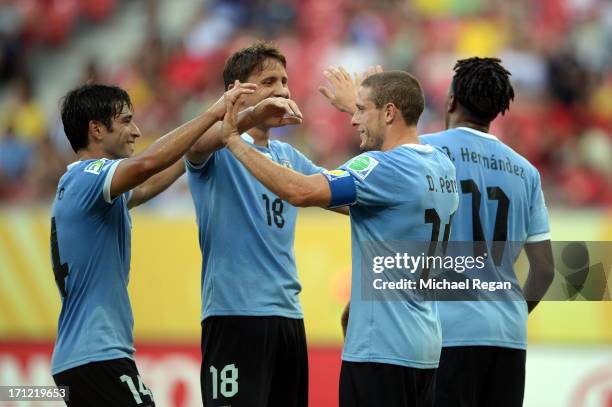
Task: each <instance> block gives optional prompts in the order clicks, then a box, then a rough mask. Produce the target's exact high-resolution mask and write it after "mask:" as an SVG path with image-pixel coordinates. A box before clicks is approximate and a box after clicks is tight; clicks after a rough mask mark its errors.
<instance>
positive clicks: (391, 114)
mask: <svg viewBox="0 0 612 407" xmlns="http://www.w3.org/2000/svg"><path fill="white" fill-rule="evenodd" d="M398 113H399V111H398V110H397V107H395V105H394V104H393V103H387V104H386V105H385V124H391V123H393V120H395V117H396V115H397V114H398Z"/></svg>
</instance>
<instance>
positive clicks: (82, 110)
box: [61, 84, 132, 153]
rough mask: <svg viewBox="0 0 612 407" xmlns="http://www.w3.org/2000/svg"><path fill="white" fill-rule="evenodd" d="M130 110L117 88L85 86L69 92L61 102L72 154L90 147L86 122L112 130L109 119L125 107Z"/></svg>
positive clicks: (123, 95)
mask: <svg viewBox="0 0 612 407" xmlns="http://www.w3.org/2000/svg"><path fill="white" fill-rule="evenodd" d="M126 106H127V107H128V108H130V109H131V108H132V101H131V100H130V96H129V95H128V94H127V92H126V91H125V90H123V89H121V88H119V87H117V86H107V85H98V84H87V85H82V86H79V87H78V88H75V89H73V90H71V91H70V92H68V93H67V94H66V96H64V97H63V99H62V101H61V114H62V124H63V125H64V132H65V133H66V137H67V138H68V141H70V145H71V146H72V149H73V150H74V152H75V153H76V152H78V151H79V150H81V149H83V148H86V147H87V145H88V144H89V137H88V131H89V122H90V121H92V120H95V121H98V122H100V123H102V124H103V125H104V126H106V128H107V129H108V130H109V131H112V119H113V118H115V117H117V116H118V115H120V114H121V112H122V111H123V109H124V107H126Z"/></svg>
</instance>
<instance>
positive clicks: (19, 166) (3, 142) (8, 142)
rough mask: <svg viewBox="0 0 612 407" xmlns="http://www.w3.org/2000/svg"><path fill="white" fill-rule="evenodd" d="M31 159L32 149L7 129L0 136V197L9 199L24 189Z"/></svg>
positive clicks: (12, 129)
mask: <svg viewBox="0 0 612 407" xmlns="http://www.w3.org/2000/svg"><path fill="white" fill-rule="evenodd" d="M31 158H32V148H31V147H30V145H29V144H27V143H26V142H24V141H23V140H22V139H21V138H19V137H17V135H16V134H15V130H14V128H13V127H12V126H11V125H9V127H8V128H7V129H6V130H5V131H4V132H3V133H2V134H0V197H1V198H2V199H10V198H11V196H10V195H19V190H20V189H21V188H23V187H24V185H23V181H24V180H25V176H26V169H27V168H28V165H29V163H30V160H31Z"/></svg>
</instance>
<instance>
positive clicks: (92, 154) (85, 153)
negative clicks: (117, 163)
mask: <svg viewBox="0 0 612 407" xmlns="http://www.w3.org/2000/svg"><path fill="white" fill-rule="evenodd" d="M77 158H78V159H79V161H86V160H96V159H100V158H108V159H109V160H112V159H113V157H112V156H111V155H110V154H107V153H105V152H104V151H103V150H102V149H99V148H91V146H90V147H88V148H86V149H82V150H79V151H78V152H77Z"/></svg>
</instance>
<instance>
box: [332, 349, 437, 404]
mask: <svg viewBox="0 0 612 407" xmlns="http://www.w3.org/2000/svg"><path fill="white" fill-rule="evenodd" d="M435 384H436V369H415V368H411V367H405V366H398V365H391V364H386V363H369V362H368V363H362V362H347V361H344V360H343V361H342V369H341V370H340V407H370V406H371V407H380V406H385V407H433V405H434V404H433V403H434V387H435Z"/></svg>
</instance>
